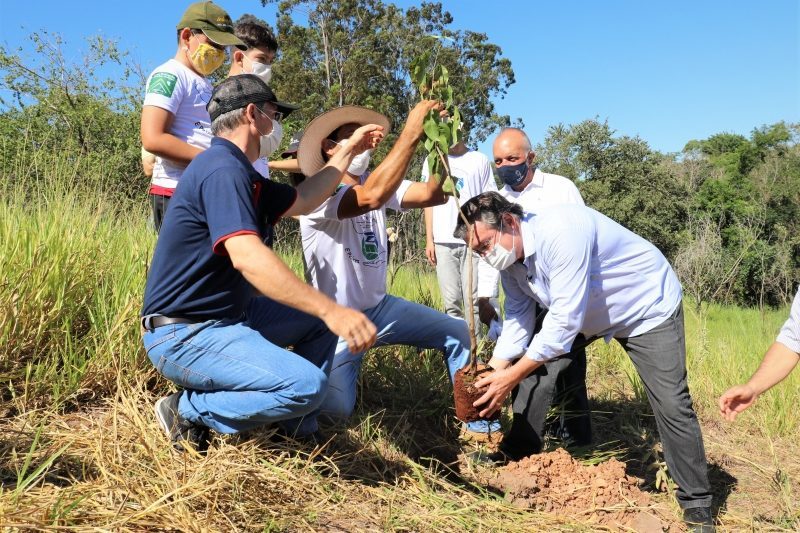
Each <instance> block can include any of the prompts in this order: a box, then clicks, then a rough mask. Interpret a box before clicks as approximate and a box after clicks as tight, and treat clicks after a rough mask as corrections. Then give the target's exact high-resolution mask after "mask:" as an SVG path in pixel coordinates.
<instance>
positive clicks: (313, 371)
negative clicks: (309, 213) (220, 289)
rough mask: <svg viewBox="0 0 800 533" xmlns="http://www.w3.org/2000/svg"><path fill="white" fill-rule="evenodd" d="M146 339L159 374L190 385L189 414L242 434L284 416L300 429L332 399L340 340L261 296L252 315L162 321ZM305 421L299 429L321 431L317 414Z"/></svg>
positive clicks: (185, 410)
mask: <svg viewBox="0 0 800 533" xmlns="http://www.w3.org/2000/svg"><path fill="white" fill-rule="evenodd" d="M143 342H144V347H145V350H147V355H148V357H149V358H150V361H151V362H152V363H153V365H155V367H156V369H157V370H158V371H159V373H161V374H162V375H163V376H164V377H165V378H167V379H169V380H170V381H172V382H173V383H175V384H177V385H179V386H181V387H183V388H184V390H183V391H182V392H181V395H180V399H179V403H178V411H179V412H180V415H181V416H182V417H184V418H186V419H187V420H189V421H191V422H194V423H197V424H202V425H205V426H208V427H210V428H211V429H213V430H214V431H217V432H219V433H237V432H239V431H245V430H248V429H252V428H255V427H258V426H262V425H266V424H270V423H273V422H279V421H280V422H281V423H282V425H283V426H284V427H285V428H286V429H287V430H289V431H295V430H297V428H298V426H299V424H300V422H301V420H302V417H304V416H305V415H309V414H311V413H313V412H314V411H315V410H316V409H317V408H318V407H319V406H320V404H321V402H322V399H323V398H324V396H325V391H326V390H327V387H328V378H327V374H328V372H329V371H330V368H331V361H332V357H333V350H334V348H335V346H336V337H335V336H334V335H333V333H331V332H330V331H329V330H328V328H327V327H326V326H325V324H324V323H323V322H322V321H321V320H319V319H318V318H315V317H313V316H311V315H308V314H306V313H303V312H301V311H298V310H296V309H293V308H291V307H287V306H285V305H282V304H279V303H277V302H274V301H272V300H270V299H268V298H264V297H259V298H253V299H252V300H251V301H250V303H249V305H248V308H247V312H246V318H244V319H233V320H209V321H206V322H200V323H196V324H173V325H168V326H162V327H159V328H156V329H155V331H153V332H150V331H148V332H146V333H145V334H144V336H143ZM289 345H292V346H293V347H294V351H289V350H286V349H285V347H286V346H289ZM302 422H303V424H302V426H303V428H302V431H300V430H297V433H298V434H304V433H310V432H313V431H315V430H316V429H317V427H316V418H314V417H313V415H312V417H309V418H306V419H305V420H302Z"/></svg>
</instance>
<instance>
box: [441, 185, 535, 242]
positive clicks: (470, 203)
mask: <svg viewBox="0 0 800 533" xmlns="http://www.w3.org/2000/svg"><path fill="white" fill-rule="evenodd" d="M461 212H462V213H463V214H464V218H466V219H467V222H469V223H470V224H474V223H475V222H477V221H479V220H480V221H481V222H483V223H484V224H486V225H487V226H489V227H490V228H492V229H500V221H501V220H502V218H503V215H504V214H506V213H510V214H512V215H514V216H516V217H521V216H522V206H521V205H519V204H515V203H513V202H509V201H508V200H506V199H505V198H503V197H502V196H500V193H498V192H495V191H489V192H485V193H483V194H479V195H478V196H475V197H474V198H470V199H469V200H467V202H466V203H465V204H464V205H462V206H461ZM466 236H467V226H466V224H465V223H464V219H462V218H461V217H460V216H459V217H458V218H457V219H456V230H455V231H454V232H453V237H455V238H456V239H466Z"/></svg>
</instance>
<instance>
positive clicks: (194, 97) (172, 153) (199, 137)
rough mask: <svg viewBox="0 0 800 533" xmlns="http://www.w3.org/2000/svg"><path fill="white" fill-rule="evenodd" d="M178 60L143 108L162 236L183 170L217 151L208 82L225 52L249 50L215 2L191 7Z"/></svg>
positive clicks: (159, 77) (160, 74) (155, 78)
mask: <svg viewBox="0 0 800 533" xmlns="http://www.w3.org/2000/svg"><path fill="white" fill-rule="evenodd" d="M177 30H178V49H177V51H176V52H175V57H173V58H172V59H170V60H169V61H167V62H166V63H164V64H163V65H160V66H159V67H158V68H156V69H155V70H154V71H153V72H152V73H151V74H150V76H149V77H148V79H147V84H146V87H147V89H146V94H145V99H144V106H143V108H142V123H141V135H142V146H143V147H144V149H145V150H147V151H148V152H151V153H153V154H154V155H155V156H156V161H155V165H154V166H153V175H152V178H151V182H150V201H151V205H152V208H153V225H154V226H155V229H156V231H159V230H160V229H161V222H162V221H163V219H164V214H165V213H166V211H167V204H168V203H169V199H170V198H171V197H172V193H173V192H174V190H175V187H176V186H177V185H178V180H180V177H181V175H182V174H183V170H184V168H185V167H186V165H188V164H189V162H190V161H191V160H192V159H194V157H195V156H196V155H197V154H199V153H200V152H202V151H203V150H205V149H206V148H208V147H209V146H210V145H211V137H212V134H211V119H210V117H209V115H208V111H206V104H207V103H208V101H209V98H210V97H211V92H212V90H213V87H212V85H211V82H210V81H209V80H208V79H207V78H206V76H209V75H211V73H213V72H214V71H215V70H216V69H218V68H219V67H221V66H222V64H223V62H224V61H225V47H227V46H236V47H237V48H239V49H241V50H244V49H246V48H247V46H246V45H245V44H244V43H243V42H242V41H241V40H240V39H239V38H238V37H236V36H235V35H234V32H233V23H232V22H231V18H230V16H228V14H227V13H226V12H225V11H224V10H223V9H222V8H220V7H219V6H218V5H216V4H214V3H213V2H197V3H194V4H192V5H190V6H189V7H188V8H187V9H186V11H185V12H184V14H183V16H182V17H181V20H180V22H178V25H177Z"/></svg>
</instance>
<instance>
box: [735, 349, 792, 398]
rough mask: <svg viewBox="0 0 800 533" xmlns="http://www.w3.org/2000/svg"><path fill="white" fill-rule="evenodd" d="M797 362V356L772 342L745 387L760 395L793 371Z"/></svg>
mask: <svg viewBox="0 0 800 533" xmlns="http://www.w3.org/2000/svg"><path fill="white" fill-rule="evenodd" d="M799 360H800V356H799V355H798V354H796V353H794V352H793V351H792V350H790V349H789V348H787V347H786V346H784V345H783V344H781V343H780V342H774V343H772V346H770V347H769V350H767V353H766V354H764V360H763V361H761V365H760V366H759V367H758V370H756V372H755V373H754V374H753V376H752V377H751V378H750V380H749V381H748V382H747V385H748V386H750V387H751V388H752V389H753V391H755V393H756V394H761V393H763V392H764V391H766V390H769V389H771V388H772V387H774V386H775V385H777V384H778V383H780V382H781V381H783V380H784V379H785V378H786V377H787V376H788V375H789V374H790V373H791V372H792V370H794V367H795V366H797V362H798V361H799Z"/></svg>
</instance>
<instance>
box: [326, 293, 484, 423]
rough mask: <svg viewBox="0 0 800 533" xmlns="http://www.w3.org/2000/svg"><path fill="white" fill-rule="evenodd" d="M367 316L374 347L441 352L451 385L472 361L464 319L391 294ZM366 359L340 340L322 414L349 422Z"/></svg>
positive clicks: (367, 312) (368, 310)
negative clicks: (374, 336) (374, 333)
mask: <svg viewBox="0 0 800 533" xmlns="http://www.w3.org/2000/svg"><path fill="white" fill-rule="evenodd" d="M364 314H365V315H367V318H369V319H370V320H371V321H372V322H373V323H374V324H375V327H376V328H378V341H377V342H376V343H375V346H390V345H395V344H401V345H404V346H416V347H417V348H425V349H427V348H433V349H436V350H439V351H440V352H442V354H443V355H444V363H445V366H446V367H447V372H448V374H449V376H450V382H451V383H452V382H453V378H454V377H455V373H456V372H457V371H458V370H459V369H461V368H463V367H464V366H466V365H467V363H468V362H469V330H468V329H467V323H466V322H464V320H462V319H459V318H454V317H452V316H448V315H446V314H444V313H442V312H439V311H437V310H435V309H431V308H430V307H426V306H424V305H421V304H418V303H414V302H409V301H408V300H404V299H402V298H397V297H395V296H391V295H386V296H384V297H383V300H381V302H380V303H379V304H378V305H376V306H375V307H373V308H371V309H367V310H365V311H364ZM363 358H364V352H359V353H352V352H351V351H350V350H349V349H348V347H347V342H345V341H344V339H341V338H340V339H339V342H338V344H337V346H336V354H335V355H334V357H333V367H332V369H331V372H330V377H329V379H328V393H327V395H326V396H325V400H324V401H323V402H322V407H321V409H320V411H321V414H322V415H324V416H326V417H328V418H332V419H346V418H348V417H349V416H350V415H351V414H352V413H353V409H354V408H355V404H356V382H357V381H358V374H359V371H360V370H361V363H362V361H363ZM467 427H468V428H469V429H470V430H472V431H478V432H482V433H486V432H487V431H488V424H487V423H486V422H485V421H477V422H470V423H469V424H468V425H467ZM491 430H492V431H499V430H500V425H499V424H498V423H493V425H492V428H491Z"/></svg>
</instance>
